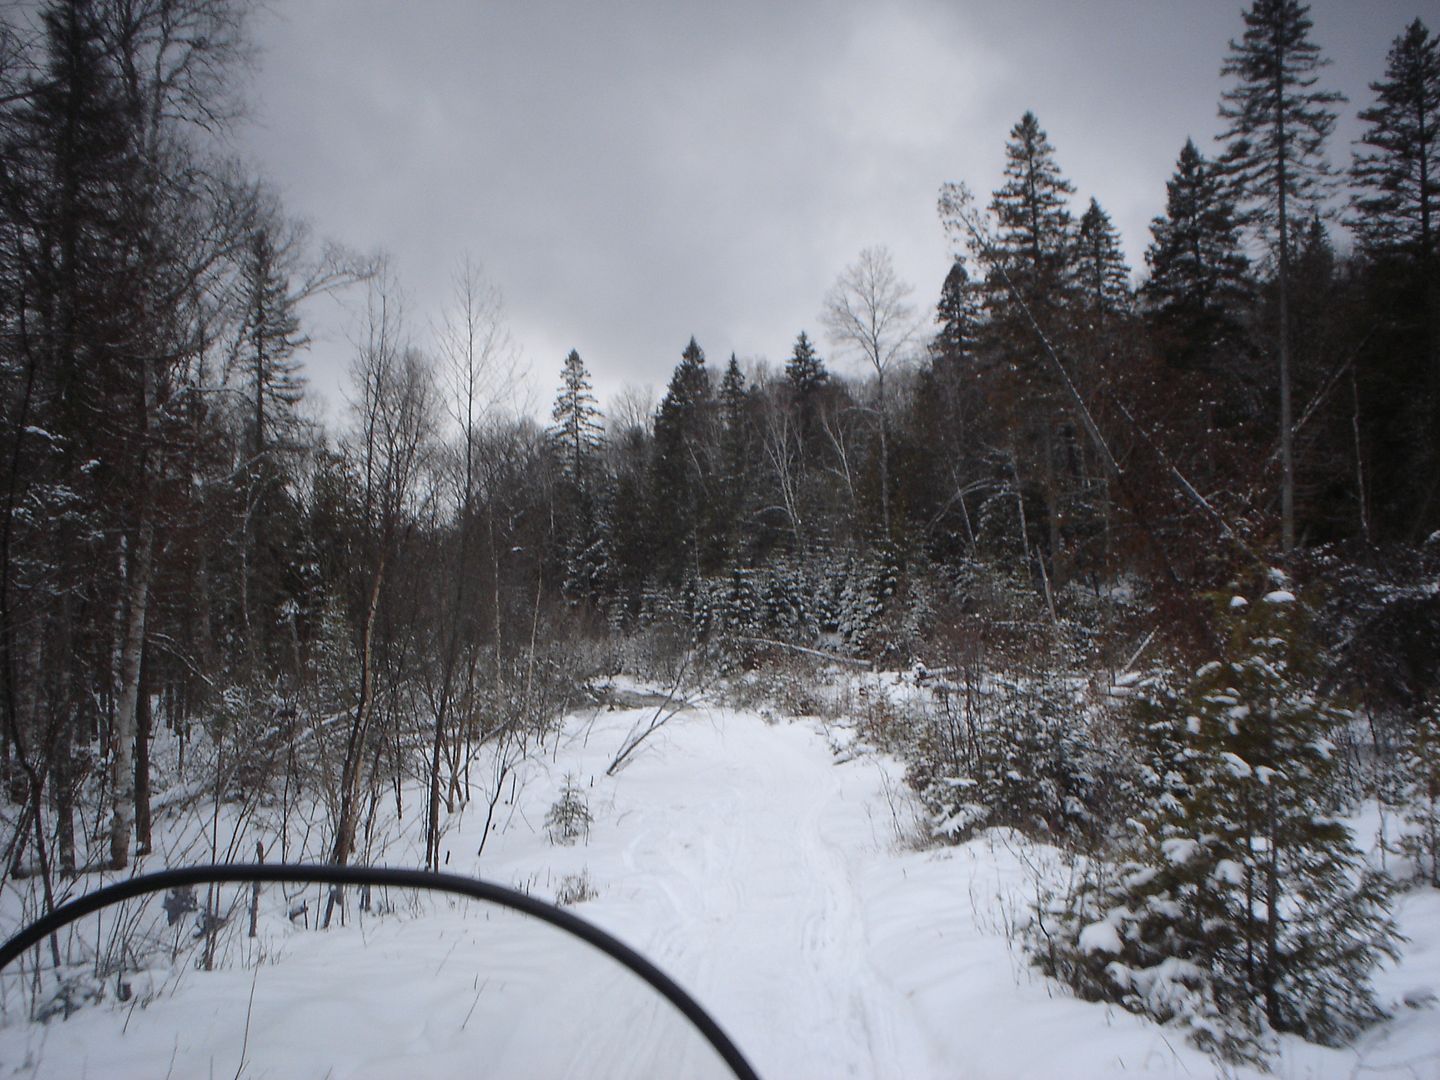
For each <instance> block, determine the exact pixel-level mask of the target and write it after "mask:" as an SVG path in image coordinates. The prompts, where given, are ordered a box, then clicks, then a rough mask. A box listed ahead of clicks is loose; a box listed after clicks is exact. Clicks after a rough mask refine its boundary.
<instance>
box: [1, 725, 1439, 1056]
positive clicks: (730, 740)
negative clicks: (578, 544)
mask: <svg viewBox="0 0 1440 1080" xmlns="http://www.w3.org/2000/svg"><path fill="white" fill-rule="evenodd" d="M652 715H653V709H627V710H614V711H599V712H595V713H593V714H592V713H588V712H587V713H583V714H579V715H576V716H574V717H571V718H570V719H569V721H568V722H567V724H566V725H565V727H564V728H563V729H562V731H561V733H560V735H559V736H558V738H557V739H555V740H553V741H552V742H551V743H550V744H548V745H547V747H546V748H545V751H544V753H543V754H537V755H536V756H535V757H533V758H532V759H531V760H529V761H527V762H526V763H525V765H524V766H523V767H522V769H521V770H520V773H519V780H518V781H517V784H516V787H515V792H516V796H515V799H514V802H513V804H510V805H504V804H502V805H501V806H500V807H499V808H498V810H499V813H498V814H497V821H496V827H495V829H494V831H493V832H492V835H491V836H490V838H489V840H488V842H487V845H486V848H485V852H484V855H483V856H482V857H480V858H478V859H477V858H476V856H475V851H476V849H477V847H478V846H479V840H480V830H481V829H482V828H483V823H484V820H485V812H484V811H485V808H484V806H483V805H480V804H479V803H472V805H471V807H470V809H469V810H468V811H466V812H464V813H463V814H458V815H455V816H453V817H452V818H451V820H450V821H449V822H448V832H447V834H446V836H445V839H444V843H443V848H444V851H445V856H446V859H447V860H448V861H447V865H446V869H447V870H450V871H452V872H460V873H475V874H478V875H480V876H483V877H486V878H488V879H490V880H493V881H497V882H500V883H501V884H510V885H515V886H517V887H520V888H523V889H526V890H529V891H532V892H534V893H536V894H537V895H543V896H553V895H554V893H555V892H556V890H557V889H558V888H560V887H561V885H562V883H563V882H565V880H566V878H567V875H580V874H583V875H584V876H585V877H586V879H588V881H589V883H590V884H591V886H592V887H593V889H594V890H595V892H596V894H597V895H596V896H595V897H594V898H593V899H591V900H589V901H587V902H584V903H582V904H579V905H578V906H577V907H576V908H575V909H574V910H576V911H577V913H579V914H581V915H583V916H584V917H586V918H588V919H590V920H592V921H594V922H596V923H597V924H599V925H600V926H601V927H603V928H605V929H606V930H609V931H610V932H611V933H613V934H615V935H616V936H618V937H619V938H621V939H622V940H623V941H625V942H627V943H628V944H630V945H632V946H633V947H635V948H637V949H638V950H639V951H641V952H642V953H644V954H646V955H647V956H649V957H650V958H651V959H652V960H654V961H655V962H656V963H657V964H659V965H660V967H661V968H662V969H664V970H665V971H666V972H668V973H669V974H670V975H671V976H673V977H674V978H675V979H677V980H678V981H679V982H680V983H681V985H683V986H684V987H686V988H687V989H688V990H689V991H690V992H691V993H692V994H693V995H694V996H695V997H697V998H698V999H699V1001H700V1002H701V1003H702V1004H703V1005H705V1006H706V1007H707V1008H708V1009H709V1010H710V1011H711V1012H712V1014H713V1015H714V1016H715V1017H716V1019H717V1020H718V1021H719V1023H720V1024H721V1026H722V1027H723V1028H724V1029H725V1030H726V1031H727V1032H728V1033H729V1034H730V1036H731V1037H732V1038H733V1039H734V1040H735V1041H736V1042H737V1043H738V1044H739V1046H740V1047H741V1048H742V1049H743V1050H744V1051H745V1053H746V1054H747V1055H748V1057H749V1058H750V1060H751V1063H752V1064H753V1065H754V1066H755V1067H756V1069H757V1070H758V1071H759V1073H760V1074H761V1075H762V1076H764V1077H767V1078H774V1080H791V1078H794V1080H804V1078H810V1077H813V1078H827V1080H828V1078H845V1077H855V1078H862V1077H865V1078H868V1077H897V1078H898V1077H906V1078H923V1077H971V1078H987V1077H993V1078H999V1077H1047V1078H1048V1077H1092V1076H1121V1075H1134V1074H1140V1075H1146V1076H1160V1077H1169V1076H1177V1077H1178V1076H1187V1077H1195V1076H1211V1075H1215V1073H1216V1069H1215V1067H1214V1065H1213V1064H1212V1063H1211V1062H1210V1061H1209V1060H1208V1059H1207V1058H1206V1057H1204V1056H1203V1055H1201V1054H1199V1053H1198V1052H1196V1051H1195V1050H1193V1049H1192V1048H1190V1047H1189V1046H1187V1045H1185V1044H1184V1042H1183V1041H1182V1040H1181V1039H1180V1038H1179V1037H1178V1036H1177V1035H1176V1034H1175V1033H1173V1032H1171V1031H1167V1030H1165V1029H1162V1028H1159V1027H1157V1026H1155V1025H1153V1024H1150V1023H1148V1022H1146V1021H1143V1020H1141V1019H1139V1018H1137V1017H1134V1016H1132V1015H1130V1014H1128V1013H1126V1012H1124V1011H1122V1010H1119V1009H1115V1008H1110V1007H1106V1006H1103V1005H1094V1004H1087V1003H1083V1002H1079V1001H1077V1000H1075V999H1073V998H1070V997H1068V996H1067V995H1066V994H1064V993H1063V992H1062V991H1061V990H1059V989H1058V988H1056V987H1055V986H1054V985H1053V984H1050V983H1049V982H1048V981H1047V980H1045V979H1044V978H1043V977H1042V976H1040V975H1039V974H1038V973H1037V972H1036V971H1035V970H1034V969H1032V968H1031V967H1029V966H1028V965H1027V963H1026V961H1025V958H1024V957H1023V955H1022V954H1021V953H1020V951H1019V949H1018V946H1016V945H1015V944H1014V943H1013V942H1012V941H1011V939H1010V936H1009V935H1008V933H1007V930H1008V929H1009V928H1010V927H1011V926H1012V925H1013V924H1014V923H1015V922H1016V921H1017V920H1021V919H1023V918H1024V917H1025V914H1026V911H1027V904H1028V900H1029V899H1030V898H1031V897H1032V896H1033V894H1034V888H1035V886H1034V882H1035V880H1036V878H1037V874H1051V873H1055V872H1058V868H1059V863H1058V860H1057V858H1056V856H1055V853H1054V852H1053V851H1051V850H1050V849H1046V848H1044V847H1040V846H1036V845H1033V844H1028V843H1026V842H1024V841H1023V840H1020V839H1019V838H1016V837H1013V836H1010V835H1008V834H1005V833H1002V832H994V833H991V834H989V835H987V836H986V837H984V838H982V839H979V840H976V841H973V842H971V843H969V844H966V845H962V846H960V847H953V848H938V849H934V848H932V849H917V848H916V847H915V846H914V844H913V839H914V837H915V836H916V835H917V834H918V831H919V830H918V825H917V820H916V814H917V810H916V808H915V805H914V803H913V802H912V800H911V799H910V797H909V796H908V795H907V793H906V792H905V789H904V788H903V786H902V783H901V772H902V770H901V768H900V766H899V765H898V763H896V762H894V761H892V760H890V759H888V758H885V757H884V756H881V755H877V754H873V753H859V754H856V753H855V752H854V747H853V745H852V734H851V733H850V732H849V731H847V730H843V729H839V728H833V727H826V726H825V725H823V724H822V723H821V722H819V721H817V720H808V719H802V720H797V721H793V722H788V721H787V722H781V723H778V724H771V723H767V722H766V721H765V720H763V719H762V718H761V717H760V716H758V715H756V714H754V713H750V712H743V711H732V710H730V709H726V708H720V707H699V708H692V709H687V710H685V711H683V712H680V713H679V714H677V715H676V716H674V717H673V719H671V720H670V721H669V722H668V723H667V724H666V725H665V726H664V727H662V728H660V729H659V730H658V731H656V732H655V733H654V734H653V735H651V736H650V738H649V739H648V740H647V741H646V742H645V744H644V745H643V746H642V747H641V749H640V750H639V751H637V752H636V753H635V754H634V755H633V756H632V758H631V759H630V761H629V762H627V764H626V765H625V766H624V767H623V768H622V769H620V770H619V771H618V772H617V774H616V775H615V776H614V777H613V778H611V777H606V776H605V768H606V766H607V765H608V764H609V762H610V761H611V759H612V758H613V757H614V755H615V753H616V751H617V749H618V748H619V747H620V746H622V745H623V744H624V742H625V738H626V736H627V734H628V733H629V732H630V731H631V730H632V729H634V728H635V726H636V725H639V724H644V723H646V722H648V721H649V719H650V717H651V716H652ZM567 775H568V776H571V777H573V778H574V779H575V781H576V782H577V783H578V784H579V785H580V787H581V788H582V789H583V791H584V792H585V795H586V797H587V801H588V804H589V808H590V811H591V813H592V815H593V818H594V821H593V824H592V826H591V829H590V833H589V837H588V839H587V840H584V841H581V842H580V843H577V844H576V845H574V846H572V847H564V846H556V845H552V844H551V843H550V842H549V840H548V838H547V836H546V834H545V829H544V821H545V816H546V812H547V810H548V808H549V807H550V805H551V804H552V803H553V802H554V801H555V799H556V797H557V795H558V793H559V791H560V789H561V787H562V785H563V783H564V780H565V777H566V776H567ZM506 795H507V796H508V795H509V791H508V790H507V791H506ZM411 803H412V804H413V805H417V806H418V805H419V800H417V799H412V800H411ZM414 816H415V813H414V811H411V812H410V814H408V815H407V819H406V821H405V823H404V828H405V829H407V830H409V832H410V834H411V835H412V836H413V834H414V831H415V830H416V829H417V828H418V825H419V823H418V822H417V821H414V820H412V819H413V818H414ZM397 850H398V846H396V845H392V848H391V861H394V862H399V861H401V860H399V859H397V858H395V852H396V851H397ZM571 880H572V881H573V878H571ZM302 895H304V896H308V899H309V900H310V902H311V910H312V911H313V910H315V909H316V908H317V907H318V902H319V899H320V898H319V896H318V895H317V893H316V890H315V889H313V888H312V889H311V890H309V892H308V894H301V893H298V892H297V893H295V894H293V895H291V896H290V897H287V896H285V895H281V890H279V889H275V888H272V889H270V890H268V891H267V894H266V903H265V908H266V915H265V918H264V919H263V923H262V925H263V930H262V934H261V938H260V939H259V941H258V942H257V943H249V944H247V943H245V942H244V941H243V939H242V940H241V942H240V943H239V944H238V945H237V948H239V949H245V948H257V947H258V948H262V949H263V950H264V951H265V953H266V957H267V958H266V961H265V962H264V963H262V964H260V965H258V966H254V965H250V966H247V967H237V968H235V969H232V970H226V971H219V972H214V973H200V972H194V971H179V972H173V971H164V970H161V971H156V972H154V973H152V975H151V976H150V978H149V980H148V982H147V979H146V978H144V977H139V978H136V979H134V980H132V983H133V984H134V986H135V987H136V988H137V992H136V994H135V996H134V997H132V999H131V1002H130V1003H129V1004H113V1003H107V1004H105V1005H102V1006H100V1007H94V1008H87V1009H84V1010H82V1011H81V1012H80V1013H78V1014H77V1015H76V1016H74V1017H72V1018H71V1019H70V1020H68V1021H65V1022H60V1021H58V1020H57V1021H53V1022H51V1023H50V1024H48V1025H38V1024H27V1023H23V1022H15V1021H14V1019H13V1016H14V1014H15V1012H17V1011H19V1012H22V1013H23V1011H24V1010H23V1008H19V1007H18V1006H20V1005H21V1004H22V1003H23V1000H24V991H23V988H22V987H20V986H18V985H16V984H15V982H14V980H6V982H5V983H4V984H3V985H0V999H3V1000H0V1006H4V1007H5V1008H6V1009H8V1010H9V1011H10V1014H11V1017H12V1019H11V1020H10V1022H9V1023H8V1025H7V1026H6V1027H4V1028H3V1029H0V1076H10V1075H21V1076H28V1075H53V1076H137V1077H138V1076H163V1075H173V1076H188V1075H196V1074H204V1075H217V1076H218V1075H226V1076H236V1075H240V1076H247V1077H267V1076H317V1077H319V1076H327V1075H328V1076H334V1077H346V1076H365V1077H389V1076H397V1075H399V1076H404V1075H407V1074H408V1075H413V1076H444V1075H484V1076H513V1077H527V1078H537V1077H591V1076H594V1077H611V1076H626V1077H628V1076H666V1077H669V1076H685V1077H689V1076H723V1075H725V1072H724V1068H723V1065H721V1064H720V1062H719V1061H718V1059H716V1058H715V1057H714V1056H713V1055H712V1054H711V1053H710V1051H709V1050H708V1048H707V1047H705V1046H704V1045H703V1044H702V1043H701V1042H700V1040H699V1038H698V1037H697V1036H695V1035H693V1033H690V1032H689V1031H688V1029H687V1028H686V1026H685V1024H684V1021H683V1020H681V1019H680V1018H679V1016H678V1014H677V1013H675V1012H674V1011H673V1010H672V1009H670V1007H669V1006H668V1005H666V1004H665V1003H664V1002H662V1001H660V1000H659V999H658V998H655V997H654V996H653V995H652V994H650V992H649V991H648V990H647V989H646V988H644V987H643V986H642V985H641V984H640V983H639V982H638V981H637V980H635V979H634V978H633V977H632V976H630V975H629V974H628V973H626V972H624V971H622V970H621V969H619V968H618V967H616V966H615V965H614V964H612V963H611V962H610V961H609V960H608V959H606V958H604V957H602V956H600V955H599V954H598V953H596V952H594V951H593V950H590V949H589V948H588V947H587V946H584V945H581V944H579V943H576V942H573V941H570V940H569V939H566V938H564V937H562V936H561V935H559V934H557V933H556V932H555V931H554V930H551V929H549V928H547V927H544V926H542V925H541V924H539V923H536V922H534V921H533V920H528V919H524V918H522V917H518V916H513V915H509V914H507V913H504V912H500V911H496V910H493V909H486V908H485V907H484V906H483V905H478V904H467V903H460V902H450V901H448V900H442V901H435V902H430V903H426V902H423V901H418V900H415V899H413V898H409V897H401V896H394V897H388V898H381V902H382V903H383V902H386V901H387V900H388V902H389V903H391V904H393V905H394V906H395V908H396V911H395V913H394V914H392V915H384V916H377V915H375V914H371V915H366V916H362V915H360V914H359V913H356V912H352V913H351V918H350V920H349V922H348V925H347V926H345V927H344V928H340V929H332V930H331V931H329V932H328V933H325V934H318V933H314V932H311V931H307V930H305V929H303V928H299V927H292V926H291V925H290V924H289V923H288V922H287V921H286V919H285V917H284V913H285V910H286V909H287V908H288V907H289V906H291V905H292V904H293V903H295V902H296V901H297V900H298V899H300V898H301V897H302ZM1400 918H1401V922H1402V928H1403V929H1405V930H1406V932H1407V933H1409V934H1410V935H1411V937H1412V938H1413V939H1414V940H1413V942H1412V944H1411V945H1410V946H1408V947H1407V953H1406V958H1405V963H1404V965H1403V966H1402V967H1401V968H1400V969H1398V970H1395V971H1390V972H1385V973H1383V974H1382V976H1381V978H1380V980H1379V985H1380V989H1381V992H1382V997H1384V998H1386V999H1387V1000H1389V1001H1393V1002H1397V1003H1398V1002H1399V1000H1400V999H1401V998H1402V997H1403V996H1405V995H1407V994H1409V995H1410V996H1411V997H1412V998H1413V999H1415V1000H1417V1001H1418V1000H1419V999H1420V998H1423V996H1424V993H1423V991H1424V990H1425V989H1426V988H1431V989H1433V988H1436V987H1440V893H1436V892H1435V891H1433V890H1420V891H1415V892H1411V893H1408V894H1406V895H1405V896H1404V897H1403V898H1402V900H1401V903H1400ZM185 966H186V965H184V964H182V965H180V967H182V968H183V967H185ZM147 987H150V988H152V989H153V992H150V991H147ZM247 1021H248V1034H247V1030H246V1027H247ZM1275 1071H1276V1074H1277V1075H1279V1076H1282V1077H1324V1076H1337V1077H1338V1076H1352V1075H1363V1076H1365V1077H1392V1076H1393V1077H1425V1076H1435V1077H1440V1009H1434V1008H1431V1009H1425V1008H1421V1009H1412V1008H1407V1007H1404V1006H1401V1007H1400V1009H1399V1015H1398V1016H1397V1018H1396V1020H1395V1021H1393V1022H1391V1023H1390V1024H1388V1025H1385V1026H1383V1027H1382V1028H1380V1029H1377V1030H1376V1031H1374V1032H1372V1033H1370V1035H1368V1036H1367V1037H1366V1038H1365V1039H1363V1040H1362V1041H1361V1043H1360V1045H1359V1046H1357V1047H1356V1048H1354V1049H1349V1050H1343V1051H1337V1050H1325V1049H1322V1048H1318V1047H1311V1046H1307V1045H1305V1044H1303V1043H1300V1042H1298V1041H1297V1040H1293V1039H1290V1040H1286V1041H1285V1043H1284V1046H1283V1050H1282V1054H1281V1056H1280V1058H1279V1059H1278V1060H1277V1062H1276V1069H1275ZM1240 1075H1244V1074H1240Z"/></svg>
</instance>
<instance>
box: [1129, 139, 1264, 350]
mask: <svg viewBox="0 0 1440 1080" xmlns="http://www.w3.org/2000/svg"><path fill="white" fill-rule="evenodd" d="M1165 190H1166V199H1165V214H1164V216H1163V217H1157V218H1155V220H1154V221H1152V222H1151V223H1150V234H1151V237H1152V239H1151V242H1150V247H1149V248H1148V249H1147V250H1146V252H1145V262H1146V264H1147V265H1148V266H1149V268H1150V276H1149V278H1148V279H1147V280H1146V282H1145V285H1144V287H1143V288H1142V294H1143V296H1144V299H1145V301H1146V304H1147V306H1148V308H1149V310H1150V313H1151V315H1152V317H1153V319H1154V323H1155V327H1156V330H1157V332H1158V336H1159V338H1160V342H1161V347H1162V349H1163V351H1164V353H1165V356H1166V358H1167V359H1169V360H1170V361H1171V362H1172V363H1175V364H1177V365H1179V366H1190V365H1191V364H1203V363H1206V362H1207V360H1208V358H1209V357H1212V356H1215V355H1216V354H1217V353H1218V352H1220V351H1221V350H1222V349H1223V348H1224V347H1225V346H1226V345H1227V344H1230V343H1232V342H1234V341H1235V340H1236V339H1237V338H1238V337H1239V335H1240V330H1241V327H1240V314H1241V310H1242V307H1243V305H1244V304H1245V303H1246V302H1247V301H1248V300H1249V297H1250V287H1249V278H1248V274H1249V267H1250V264H1249V260H1248V259H1247V258H1246V257H1245V253H1244V252H1243V251H1242V250H1241V248H1240V225H1239V223H1238V221H1237V219H1236V213H1235V204H1234V202H1233V200H1232V199H1231V198H1230V197H1229V195H1228V194H1227V192H1226V190H1225V185H1224V182H1223V177H1222V176H1221V174H1220V172H1219V170H1217V169H1216V168H1215V167H1214V166H1213V165H1212V164H1211V163H1210V162H1208V161H1206V160H1205V158H1204V156H1203V155H1202V154H1201V153H1200V151H1199V150H1197V149H1196V148H1195V143H1194V142H1193V141H1192V140H1190V139H1186V140H1185V146H1184V147H1183V148H1182V149H1181V151H1180V158H1179V160H1178V161H1177V162H1176V164H1175V175H1174V176H1173V177H1172V178H1171V179H1170V180H1168V181H1167V182H1166V184H1165Z"/></svg>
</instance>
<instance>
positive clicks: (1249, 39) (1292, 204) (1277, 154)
mask: <svg viewBox="0 0 1440 1080" xmlns="http://www.w3.org/2000/svg"><path fill="white" fill-rule="evenodd" d="M1311 25H1312V24H1311V22H1310V14H1309V6H1308V5H1306V4H1302V3H1300V0H1255V4H1254V6H1253V7H1251V9H1250V10H1249V11H1247V12H1245V34H1244V36H1243V37H1242V38H1241V39H1240V40H1239V41H1231V42H1230V54H1229V56H1227V57H1226V59H1225V63H1224V66H1222V67H1221V69H1220V74H1221V76H1222V77H1226V78H1233V79H1234V80H1235V85H1234V86H1233V87H1231V89H1229V90H1227V91H1226V92H1225V93H1224V95H1223V96H1222V97H1221V101H1220V116H1221V118H1222V119H1224V120H1226V121H1227V122H1228V124H1229V126H1228V127H1226V129H1225V130H1224V131H1223V132H1222V133H1221V138H1222V139H1224V140H1225V142H1226V143H1227V144H1228V149H1227V152H1226V156H1225V165H1226V168H1227V169H1228V171H1229V174H1230V177H1231V180H1232V181H1233V183H1234V184H1235V188H1236V191H1237V192H1238V193H1239V195H1240V196H1241V198H1242V199H1243V200H1244V201H1246V202H1248V203H1249V204H1250V206H1251V207H1252V213H1251V220H1252V221H1253V222H1254V223H1255V224H1256V225H1257V226H1259V229H1260V232H1261V234H1262V235H1263V236H1264V237H1265V238H1266V239H1267V240H1269V242H1270V244H1271V249H1272V251H1273V253H1274V256H1275V264H1276V271H1275V272H1276V286H1277V289H1278V295H1279V312H1278V325H1277V327H1276V338H1277V346H1278V347H1277V352H1278V353H1279V363H1280V425H1279V427H1280V467H1281V473H1282V477H1281V487H1280V505H1281V508H1280V536H1281V539H1280V543H1281V547H1282V548H1283V550H1284V551H1285V553H1286V554H1287V555H1288V554H1289V552H1290V551H1291V549H1293V548H1294V546H1295V447H1294V411H1293V406H1292V402H1291V374H1292V373H1291V370H1290V369H1291V355H1290V354H1291V340H1290V334H1291V326H1290V257H1291V246H1292V237H1291V231H1292V230H1291V225H1292V222H1293V221H1294V220H1295V217H1296V213H1297V210H1298V211H1300V212H1301V213H1307V212H1309V210H1310V209H1311V208H1313V206H1314V204H1315V203H1316V202H1318V200H1319V199H1320V198H1322V197H1323V195H1324V194H1325V193H1326V191H1327V190H1328V185H1327V180H1328V178H1329V168H1328V166H1327V164H1326V162H1325V157H1324V149H1325V140H1326V139H1327V138H1328V137H1329V136H1330V132H1331V130H1332V129H1333V128H1334V126H1335V111H1334V109H1333V108H1332V106H1334V105H1335V104H1336V103H1338V102H1340V101H1343V100H1344V98H1343V97H1342V96H1341V95H1340V94H1337V93H1334V92H1332V91H1326V90H1318V89H1316V83H1317V82H1318V80H1319V75H1318V74H1317V72H1318V71H1319V70H1320V68H1321V67H1322V66H1323V65H1324V64H1325V63H1326V61H1325V60H1323V59H1322V58H1321V56H1320V49H1319V47H1318V46H1317V45H1316V44H1315V43H1314V42H1313V41H1311V40H1310V29H1311ZM1297 204H1298V205H1297Z"/></svg>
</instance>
